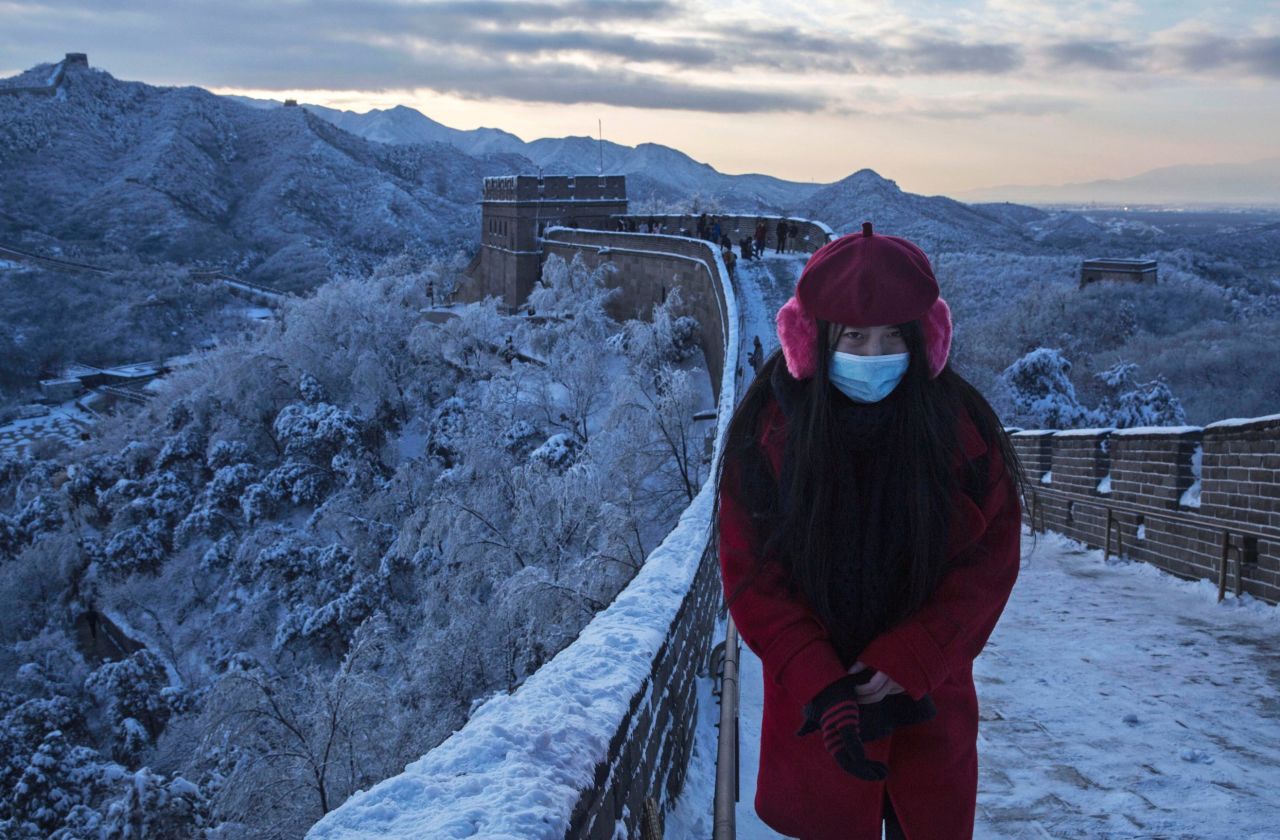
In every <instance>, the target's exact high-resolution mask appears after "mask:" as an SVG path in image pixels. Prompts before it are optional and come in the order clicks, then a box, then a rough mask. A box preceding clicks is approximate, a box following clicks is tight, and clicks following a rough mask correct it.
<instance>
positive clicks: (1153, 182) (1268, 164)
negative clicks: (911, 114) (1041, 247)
mask: <svg viewBox="0 0 1280 840" xmlns="http://www.w3.org/2000/svg"><path fill="white" fill-rule="evenodd" d="M961 197H963V198H966V199H969V200H972V201H1022V202H1034V203H1038V204H1090V203H1099V204H1111V205H1150V204H1155V205H1186V206H1203V207H1211V206H1228V207H1229V206H1240V207H1255V206H1256V207H1280V157H1273V158H1266V159H1264V160H1256V161H1252V162H1249V163H1216V164H1207V165H1194V166H1164V167H1161V168H1159V169H1152V170H1150V171H1149V172H1143V173H1141V174H1139V175H1134V176H1133V177H1131V178H1116V179H1106V180H1101V181H1088V182H1085V183H1078V184H1060V185H1057V186H1048V185H1041V186H1001V187H988V188H985V189H980V190H971V191H969V192H967V193H962V194H961Z"/></svg>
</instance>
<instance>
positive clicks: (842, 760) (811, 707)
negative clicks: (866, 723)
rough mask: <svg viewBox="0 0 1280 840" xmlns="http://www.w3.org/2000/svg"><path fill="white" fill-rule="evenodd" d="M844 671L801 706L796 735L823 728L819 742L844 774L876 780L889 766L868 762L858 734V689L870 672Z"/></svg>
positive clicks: (869, 780)
mask: <svg viewBox="0 0 1280 840" xmlns="http://www.w3.org/2000/svg"><path fill="white" fill-rule="evenodd" d="M869 671H870V669H868V673H866V674H865V675H864V674H862V673H859V674H846V675H845V676H843V677H841V678H840V679H838V680H836V681H835V682H833V683H831V684H830V685H828V686H827V687H826V688H824V689H822V691H819V692H818V694H817V696H816V697H814V698H813V700H812V701H810V702H809V704H808V705H807V706H805V707H804V725H803V726H801V727H800V729H799V731H797V732H796V735H807V734H809V733H810V732H816V731H818V730H819V729H821V730H822V743H823V745H824V746H825V747H826V748H827V752H829V753H831V757H832V758H834V759H835V760H836V763H837V764H839V765H840V767H841V769H843V770H844V771H845V772H846V773H849V774H851V775H854V776H857V777H858V778H859V779H863V780H865V781H868V782H878V781H880V780H881V779H883V778H885V777H886V776H888V775H889V768H888V767H887V766H885V765H884V764H883V763H881V762H879V761H870V760H868V759H867V756H866V753H865V752H863V750H862V739H861V735H860V734H859V727H858V721H859V714H858V692H857V688H858V686H859V685H861V684H862V683H864V682H866V681H867V680H868V679H870V678H871V674H870V673H869Z"/></svg>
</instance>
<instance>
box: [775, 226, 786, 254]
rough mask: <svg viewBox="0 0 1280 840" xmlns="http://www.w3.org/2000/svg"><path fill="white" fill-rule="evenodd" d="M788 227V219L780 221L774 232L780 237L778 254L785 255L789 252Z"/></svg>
mask: <svg viewBox="0 0 1280 840" xmlns="http://www.w3.org/2000/svg"><path fill="white" fill-rule="evenodd" d="M788 230H789V228H788V227H787V220H786V219H779V220H778V226H777V228H776V229H775V230H774V234H775V235H776V236H777V237H778V246H777V247H778V253H779V254H785V253H786V252H787V231H788Z"/></svg>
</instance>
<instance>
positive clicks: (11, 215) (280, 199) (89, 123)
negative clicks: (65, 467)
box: [0, 65, 529, 289]
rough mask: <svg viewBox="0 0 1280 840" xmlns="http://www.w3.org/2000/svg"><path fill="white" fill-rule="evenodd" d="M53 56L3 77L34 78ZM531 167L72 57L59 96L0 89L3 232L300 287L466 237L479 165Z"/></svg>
mask: <svg viewBox="0 0 1280 840" xmlns="http://www.w3.org/2000/svg"><path fill="white" fill-rule="evenodd" d="M53 68H54V65H41V66H38V67H35V68H33V69H31V70H29V71H27V72H26V73H23V74H21V75H19V76H16V77H13V78H10V79H6V80H3V82H2V84H3V85H4V86H6V87H19V86H29V85H37V84H43V83H44V82H45V80H47V79H48V78H49V77H50V75H51V72H52V70H53ZM528 168H529V163H528V161H526V160H524V159H522V158H518V157H515V156H512V155H488V156H484V157H473V156H471V155H468V154H465V153H463V152H462V151H460V150H458V149H456V148H454V147H453V146H451V145H448V144H444V143H432V144H421V145H401V146H388V145H385V144H382V143H374V142H371V141H369V140H366V139H364V138H362V137H357V136H355V135H353V134H350V133H348V132H346V131H343V130H341V129H339V128H337V127H336V126H334V125H333V124H332V123H330V122H328V121H326V120H324V119H321V118H319V117H317V116H315V115H313V114H309V113H308V112H307V111H306V110H305V109H301V108H271V109H262V108H250V107H246V106H245V105H243V104H241V103H238V102H234V101H231V100H230V99H228V98H226V97H219V96H214V95H213V94H210V93H209V92H207V91H205V90H202V89H200V88H195V87H182V88H166V87H155V86H152V85H147V84H143V83H140V82H123V81H119V80H117V79H115V78H114V77H112V76H111V75H110V74H109V73H106V72H104V71H102V70H97V69H90V68H86V67H81V66H72V67H70V68H68V70H67V73H66V75H65V78H64V81H63V83H62V85H61V87H60V88H59V90H58V93H57V95H56V96H52V97H50V96H41V95H35V94H18V95H6V96H0V195H3V196H4V199H5V200H4V203H3V212H2V213H0V242H11V243H25V244H28V245H31V246H33V247H34V248H36V249H45V250H53V251H57V250H61V249H63V248H71V249H73V250H77V251H79V252H82V253H84V254H85V255H102V254H111V253H113V252H115V253H126V254H131V255H138V256H140V257H142V258H143V259H148V260H154V261H172V262H180V263H200V262H204V263H208V264H210V265H216V266H220V267H224V268H228V269H230V270H233V271H236V272H237V273H240V274H242V275H244V276H246V277H247V278H248V279H254V280H257V281H259V282H264V283H268V284H272V285H277V286H281V287H284V288H291V289H301V288H308V287H311V286H314V285H316V284H318V283H320V282H323V281H324V280H327V279H328V278H329V276H330V275H331V274H332V273H333V272H334V271H338V270H343V269H359V268H363V267H367V266H369V265H370V264H373V263H376V262H377V261H379V260H381V259H383V258H384V257H386V256H388V255H391V254H395V253H399V252H400V251H402V250H403V249H405V248H407V247H413V248H417V249H427V250H432V249H434V250H446V249H452V248H454V247H456V246H457V245H458V244H459V243H460V241H462V240H463V239H464V238H465V240H466V241H470V240H471V239H472V238H473V237H474V235H475V231H476V230H478V224H479V209H478V208H477V207H476V204H475V202H476V201H477V200H478V199H479V196H480V183H481V179H482V178H483V177H484V176H486V175H494V174H507V173H511V172H517V171H526V170H527V169H528Z"/></svg>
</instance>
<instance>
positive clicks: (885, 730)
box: [858, 693, 938, 744]
mask: <svg viewBox="0 0 1280 840" xmlns="http://www.w3.org/2000/svg"><path fill="white" fill-rule="evenodd" d="M858 711H859V715H860V720H859V729H858V731H859V734H860V735H861V736H862V743H864V744H869V743H871V742H872V741H876V740H879V739H880V738H883V737H884V736H886V735H888V734H889V733H890V732H892V731H893V730H895V729H897V728H899V727H902V726H911V725H912V724H914V723H924V722H925V721H926V720H932V719H933V718H935V717H937V715H938V707H937V706H935V705H934V704H933V698H932V697H930V696H929V695H927V694H926V695H924V696H923V697H921V698H920V699H919V700H912V699H911V695H909V694H905V693H904V694H890V695H889V696H888V697H886V698H884V699H883V700H881V701H880V702H878V703H863V704H861V705H860V706H859V709H858Z"/></svg>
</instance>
